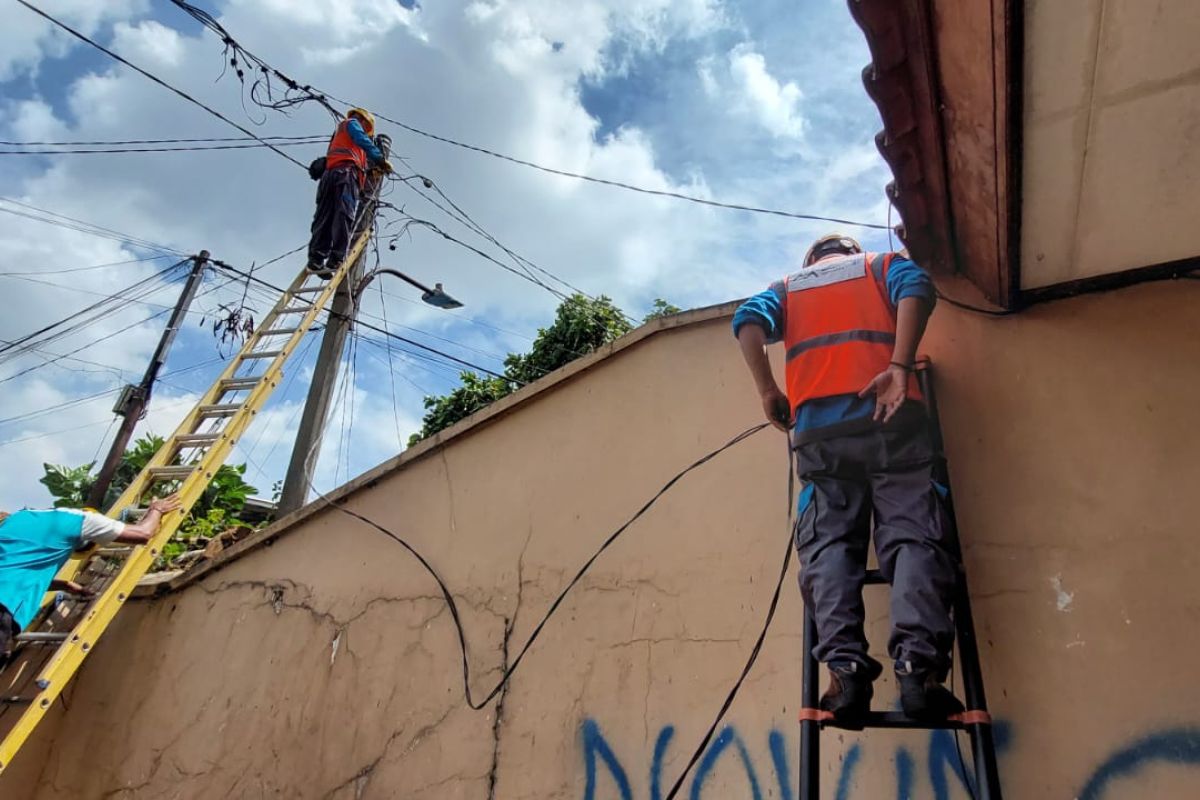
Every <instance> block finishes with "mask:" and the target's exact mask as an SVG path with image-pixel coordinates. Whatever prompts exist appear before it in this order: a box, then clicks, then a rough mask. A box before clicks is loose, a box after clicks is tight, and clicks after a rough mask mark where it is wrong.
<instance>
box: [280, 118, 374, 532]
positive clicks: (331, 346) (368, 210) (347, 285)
mask: <svg viewBox="0 0 1200 800" xmlns="http://www.w3.org/2000/svg"><path fill="white" fill-rule="evenodd" d="M375 143H376V144H377V145H378V146H379V149H380V150H382V151H383V155H384V157H385V158H386V157H387V156H388V154H389V151H390V150H391V144H392V140H391V138H390V137H388V136H387V135H386V134H381V135H379V136H377V137H376V138H375ZM383 180H384V176H382V175H374V176H369V177H368V180H367V186H366V191H365V192H364V193H363V205H362V207H361V208H360V212H359V218H360V219H361V220H362V224H363V225H372V224H373V223H374V219H373V218H374V216H375V200H376V197H377V195H376V191H377V189H378V187H379V184H381V183H382V182H383ZM366 254H367V249H366V248H365V247H364V248H363V250H362V253H361V254H360V255H359V257H358V259H357V260H355V262H354V264H353V265H351V267H350V271H349V272H348V273H347V274H346V276H345V277H344V278H342V282H341V284H339V285H338V288H337V291H336V292H335V293H334V296H333V302H332V303H331V304H330V309H329V318H328V320H327V321H326V323H325V333H324V335H323V336H322V337H321V350H320V352H318V353H317V363H316V366H315V367H314V368H313V378H312V384H311V385H310V386H309V387H308V397H307V399H305V401H304V413H303V414H302V415H301V417H300V427H299V429H297V431H296V443H295V444H294V445H293V446H292V458H291V461H289V462H288V470H287V475H285V476H284V478H283V488H282V489H281V490H280V493H279V508H278V512H277V516H280V517H282V516H283V515H284V514H290V513H291V512H293V511H295V510H296V509H298V508H300V506H302V505H304V503H305V501H306V500H307V499H308V489H309V487H310V486H311V485H312V478H313V474H314V473H316V471H317V458H318V456H319V455H320V453H321V439H322V437H323V435H324V433H325V423H326V421H327V419H328V417H329V403H330V401H331V400H332V399H333V390H334V387H335V386H336V385H337V373H338V364H339V363H340V362H341V360H342V348H343V347H344V346H345V344H346V333H347V332H348V331H349V330H350V325H351V323H352V322H353V321H354V320H353V317H354V315H355V313H356V312H357V311H358V306H357V304H356V303H355V300H354V297H353V292H354V290H355V288H356V287H357V286H358V284H359V282H360V281H361V280H362V276H363V264H364V263H365V261H366ZM349 397H350V399H349V401H348V402H351V403H352V402H354V395H353V387H351V393H350V396H349Z"/></svg>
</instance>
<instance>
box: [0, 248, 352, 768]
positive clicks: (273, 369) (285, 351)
mask: <svg viewBox="0 0 1200 800" xmlns="http://www.w3.org/2000/svg"><path fill="white" fill-rule="evenodd" d="M371 231H372V229H371V228H370V227H368V228H367V229H365V230H364V231H363V232H362V233H361V234H360V235H359V237H358V239H357V241H356V242H355V244H354V246H353V247H352V248H351V251H350V253H348V254H347V256H346V259H345V260H344V261H343V262H342V265H341V266H340V267H339V269H338V271H337V272H336V273H335V274H334V276H333V277H332V278H331V279H330V280H329V282H328V283H327V284H326V285H325V287H324V290H323V291H322V292H321V293H320V294H319V295H318V297H317V298H316V299H315V300H314V301H313V302H312V304H311V305H310V306H309V307H308V308H307V310H306V311H305V312H304V315H303V317H302V320H301V322H300V323H299V324H297V325H296V328H297V330H296V332H295V333H293V334H291V336H290V337H289V339H288V341H287V343H286V344H285V345H284V346H283V347H281V348H280V353H279V355H277V356H275V357H274V358H273V359H272V361H271V364H270V366H268V367H267V369H266V371H264V372H263V374H262V375H261V376H259V382H258V384H257V386H256V387H255V388H254V389H253V390H251V391H250V394H249V396H248V397H247V398H246V399H245V400H244V401H243V402H242V404H241V405H242V408H241V409H239V411H238V412H237V413H236V414H235V415H234V416H233V417H231V418H230V419H229V422H228V423H227V425H226V427H225V429H224V430H223V431H222V435H221V436H220V438H219V439H218V440H217V441H216V442H214V443H213V444H212V446H210V447H209V448H208V450H207V451H206V452H205V454H204V455H203V456H202V457H201V458H200V460H199V461H197V462H195V469H194V470H193V472H192V473H191V475H190V476H189V477H187V478H185V479H184V480H183V482H182V486H181V487H180V489H179V495H180V501H181V504H182V505H181V507H180V509H179V510H177V511H174V512H172V513H170V514H168V515H166V517H165V518H164V519H163V522H162V524H161V525H160V526H159V529H158V532H157V533H156V534H155V535H154V537H153V538H152V539H151V540H150V541H149V542H147V543H146V544H145V545H141V546H137V547H134V548H133V551H132V552H131V554H130V555H129V556H128V557H127V559H126V561H125V563H124V564H123V565H122V567H121V570H120V571H119V572H118V573H117V575H116V577H115V578H114V579H113V580H112V581H111V582H110V583H109V585H108V586H107V587H106V588H105V589H104V591H103V592H102V593H101V594H100V595H99V596H98V597H97V598H95V600H94V601H93V602H92V604H91V606H90V608H89V609H88V611H87V613H86V614H85V616H84V618H83V619H82V620H81V621H80V622H79V623H77V624H76V626H75V629H74V630H73V631H72V632H71V635H70V636H69V637H68V638H67V640H66V641H64V642H63V643H62V644H61V645H60V646H59V647H58V649H57V650H56V651H55V653H54V655H53V656H52V657H51V658H50V660H49V661H48V662H46V664H45V665H44V666H43V668H42V671H41V673H40V674H39V676H38V679H37V686H38V689H39V692H38V694H37V696H36V698H34V700H33V702H31V703H30V705H29V707H28V708H27V709H26V710H25V713H24V714H22V716H21V718H20V719H19V720H18V721H17V722H16V724H15V725H14V726H13V727H12V728H11V729H10V730H9V731H8V733H7V735H6V736H5V737H4V740H3V741H2V742H0V770H3V768H4V767H5V766H7V765H8V764H9V763H10V761H11V760H12V757H13V756H14V755H15V754H16V751H17V750H18V749H19V748H20V746H21V745H22V744H23V743H24V741H25V740H26V739H27V738H28V736H29V735H30V734H31V733H32V732H33V730H34V728H35V727H36V726H37V723H38V722H39V721H40V720H41V718H42V717H43V716H44V715H45V713H46V711H48V710H49V708H50V707H51V705H52V704H53V702H54V700H55V699H56V698H57V697H58V695H59V694H60V693H61V692H62V690H63V689H64V688H65V687H66V684H67V683H68V682H69V680H70V678H71V677H72V676H73V675H74V673H75V671H76V670H77V669H78V668H79V666H80V665H81V664H82V662H83V660H84V659H85V658H86V657H87V654H88V653H89V652H90V650H91V648H92V647H93V646H94V645H95V643H96V640H97V639H98V638H99V637H100V635H101V634H102V633H103V632H104V630H105V628H107V626H108V624H109V623H110V622H111V621H112V619H113V617H115V616H116V613H117V611H119V610H120V607H121V606H122V605H124V603H125V602H126V601H127V600H128V598H129V596H130V594H131V593H132V591H133V588H134V587H135V586H136V585H137V582H138V581H139V580H141V577H142V576H143V575H144V574H145V573H146V572H147V571H148V570H149V568H150V566H151V565H152V564H153V562H154V559H155V558H156V557H157V556H158V553H159V551H160V550H161V549H162V546H163V545H164V544H165V543H166V542H167V541H168V540H169V539H170V538H171V536H173V535H174V533H175V531H176V530H177V529H178V528H179V525H180V523H181V522H182V521H183V519H184V517H185V516H186V514H187V513H188V512H189V511H190V510H191V508H192V506H193V505H195V503H196V501H197V500H199V499H200V496H201V495H202V494H203V493H204V491H205V489H206V488H207V487H208V484H209V483H210V482H211V480H212V477H213V475H215V474H216V470H217V468H218V467H219V466H220V465H221V464H222V463H224V460H225V458H227V457H228V455H229V453H230V451H231V450H232V449H233V447H234V445H235V444H236V442H237V440H238V438H239V437H240V436H241V434H242V432H243V431H244V430H245V429H246V428H247V427H248V426H249V424H250V422H251V421H252V420H253V418H254V416H255V415H256V414H257V412H258V409H259V408H261V407H262V405H263V404H264V403H265V402H266V400H267V398H268V397H270V395H271V393H272V392H273V390H274V389H275V387H276V386H277V385H278V383H279V378H280V376H281V375H282V367H283V363H284V362H285V361H286V360H287V359H288V357H289V356H290V355H291V353H292V352H293V350H294V348H295V346H296V344H297V343H298V342H299V341H300V339H301V338H302V337H303V336H304V334H305V332H306V331H307V330H308V329H309V328H310V327H311V325H312V324H313V322H314V321H315V320H316V317H317V315H318V314H319V313H320V311H321V309H322V308H323V307H324V306H325V304H326V303H327V302H328V301H329V299H330V297H332V296H333V293H334V292H335V291H336V290H337V287H338V286H339V285H340V283H341V281H342V279H343V278H344V277H345V275H346V274H347V272H348V265H350V264H353V263H354V260H355V259H357V258H358V256H359V254H360V253H361V252H362V251H363V249H364V248H365V247H366V243H367V241H368V240H369V239H370V236H371ZM306 278H307V275H306V273H304V272H303V271H302V272H301V273H300V275H299V276H298V277H297V278H296V280H295V281H293V284H292V286H291V287H289V289H288V290H287V291H286V292H285V293H284V294H283V296H282V297H281V298H280V300H279V302H278V303H277V304H276V306H275V307H274V308H273V309H272V312H271V313H270V314H269V316H268V318H273V317H275V316H277V312H278V310H279V309H281V308H283V307H284V306H286V304H287V303H288V302H289V301H290V300H291V299H293V298H294V293H295V289H296V288H298V286H299V285H302V284H303V282H304V281H305V280H306ZM261 330H263V328H262V327H260V328H259V329H258V330H256V331H255V333H254V334H253V335H252V336H251V337H250V338H249V339H247V341H246V343H245V344H244V345H243V347H242V349H241V351H239V353H238V355H237V356H236V357H235V358H233V359H231V361H230V364H229V366H228V367H226V369H225V370H224V371H223V372H222V373H221V376H220V377H219V378H218V379H217V380H216V381H215V382H214V383H213V385H212V386H211V387H210V388H209V390H208V391H207V392H206V393H205V395H204V396H203V398H201V400H200V401H198V403H197V405H196V406H195V407H193V409H192V410H191V411H190V412H189V413H188V414H187V415H186V416H185V417H184V419H183V421H182V422H181V423H180V425H179V427H178V428H176V430H175V432H174V433H173V434H172V435H171V437H170V438H169V439H167V440H166V441H165V442H164V443H163V446H162V447H161V448H159V450H158V452H157V453H155V454H154V456H153V457H152V458H151V459H150V461H149V462H148V463H147V464H146V466H145V467H144V468H143V469H142V471H141V472H140V473H139V474H138V476H137V477H136V478H134V480H133V481H132V482H131V483H130V485H129V486H128V487H126V489H125V491H124V492H122V494H121V496H120V497H119V498H118V499H117V502H116V503H115V504H114V505H113V507H112V509H110V513H111V512H112V511H113V510H116V509H120V508H125V507H127V506H129V505H133V504H136V503H137V502H138V500H139V499H140V498H141V497H142V495H143V494H144V493H145V492H146V491H147V490H148V489H149V488H151V486H152V485H153V484H154V482H155V481H154V478H153V475H152V470H153V469H154V468H155V467H164V466H167V465H168V464H169V462H170V461H171V460H172V459H173V458H174V456H175V455H176V453H177V451H178V447H177V443H176V440H177V437H178V436H180V435H186V434H189V433H191V432H192V431H194V430H195V427H196V425H197V423H199V422H200V420H201V415H200V406H202V405H211V404H213V403H215V401H216V400H218V399H219V398H220V395H221V394H222V393H223V390H222V388H221V382H222V381H223V380H225V379H228V378H232V377H233V376H234V374H235V373H236V371H237V369H238V368H240V367H241V366H242V364H243V358H242V357H243V356H244V355H245V354H246V353H248V352H250V351H251V350H252V349H253V347H254V346H256V345H257V343H258V342H259V341H260V339H261V336H260V331H261ZM83 565H84V559H82V558H81V559H78V560H75V559H72V561H69V562H68V565H65V566H64V570H65V569H67V568H68V567H73V572H71V578H73V577H74V576H75V575H77V574H78V572H79V570H80V569H82V567H83ZM60 575H61V573H60Z"/></svg>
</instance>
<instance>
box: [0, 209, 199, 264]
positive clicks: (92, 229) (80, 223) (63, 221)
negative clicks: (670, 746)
mask: <svg viewBox="0 0 1200 800" xmlns="http://www.w3.org/2000/svg"><path fill="white" fill-rule="evenodd" d="M0 202H4V203H11V204H12V205H15V206H20V207H21V208H25V209H29V210H30V211H36V212H38V213H40V214H44V215H46V216H48V217H50V219H45V218H43V217H38V216H36V215H34V214H30V213H28V212H21V211H15V210H13V209H11V208H0V211H3V212H4V213H6V214H13V215H15V216H18V217H24V218H26V219H32V220H35V221H37V222H43V223H45V224H47V225H56V226H58V227H60V228H67V229H69V230H73V231H78V232H80V233H87V234H90V235H92V236H97V237H100V238H102V239H112V240H113V241H118V242H124V243H126V244H129V245H132V246H133V247H141V248H144V249H146V250H159V251H161V252H163V253H170V254H172V255H176V256H186V255H187V253H185V252H183V251H182V250H176V249H175V248H173V247H166V246H164V245H161V244H158V243H156V242H152V241H150V240H149V239H142V238H140V237H137V236H130V235H129V234H127V233H121V232H120V231H118V230H114V229H112V228H106V227H104V226H103V225H97V224H95V223H93V222H87V221H86V220H82V219H77V218H75V217H68V216H67V215H66V214H59V213H58V212H57V211H49V210H47V209H44V208H39V207H37V206H35V205H30V204H29V203H23V202H21V201H20V200H14V199H12V198H11V197H0Z"/></svg>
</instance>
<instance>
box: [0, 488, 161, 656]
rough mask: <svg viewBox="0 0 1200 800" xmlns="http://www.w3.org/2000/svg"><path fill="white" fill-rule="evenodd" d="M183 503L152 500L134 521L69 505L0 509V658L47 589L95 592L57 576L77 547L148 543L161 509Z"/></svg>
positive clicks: (156, 525)
mask: <svg viewBox="0 0 1200 800" xmlns="http://www.w3.org/2000/svg"><path fill="white" fill-rule="evenodd" d="M179 507H180V502H179V498H178V497H177V496H176V495H170V496H169V497H164V498H161V499H158V500H153V501H151V503H150V508H149V510H147V511H146V513H145V515H144V516H143V517H142V518H141V520H139V521H138V523H137V524H136V525H133V524H125V523H123V522H119V521H117V520H115V519H112V518H111V517H106V516H104V515H103V514H98V513H96V512H94V511H78V510H75V509H68V508H55V509H51V510H48V511H32V510H30V509H24V510H22V511H18V512H16V513H15V514H7V513H5V512H3V511H0V664H2V663H3V659H4V657H5V656H6V655H7V654H8V652H9V650H10V648H11V646H12V640H13V638H14V637H15V636H16V635H17V634H19V633H20V632H21V631H22V630H24V629H25V628H26V627H28V625H29V623H30V622H32V621H33V619H34V617H36V616H37V613H38V611H39V610H41V605H42V595H44V594H45V593H46V591H47V589H50V590H62V591H66V592H70V593H71V594H75V595H80V596H84V597H88V596H90V595H91V592H90V591H89V590H87V589H85V588H84V587H82V586H80V585H79V584H77V583H75V582H74V581H58V580H55V578H54V576H55V575H56V574H58V571H59V570H60V569H62V566H63V564H66V563H67V560H68V559H70V557H71V554H72V553H73V552H75V551H76V550H78V549H80V548H82V547H87V546H88V545H92V544H97V545H101V544H108V543H109V542H120V543H122V544H133V545H139V544H145V543H146V542H148V541H150V539H151V538H152V537H153V536H154V534H155V532H156V531H158V526H159V523H160V522H161V521H162V518H163V515H164V514H169V513H171V512H172V511H175V510H176V509H178V508H179Z"/></svg>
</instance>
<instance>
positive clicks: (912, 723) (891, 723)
mask: <svg viewBox="0 0 1200 800" xmlns="http://www.w3.org/2000/svg"><path fill="white" fill-rule="evenodd" d="M821 725H822V726H823V727H826V728H842V729H844V730H858V728H851V727H847V726H844V725H839V724H837V723H836V722H834V721H833V720H828V721H826V722H823V723H821ZM862 727H863V728H895V729H900V730H949V731H957V730H963V729H964V728H965V727H966V726H964V725H963V724H962V723H961V722H959V721H957V720H948V719H940V720H939V719H935V720H920V719H913V718H912V717H910V716H908V715H907V714H905V713H904V712H902V711H872V712H870V713H868V714H867V716H866V718H864V719H863V724H862Z"/></svg>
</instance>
